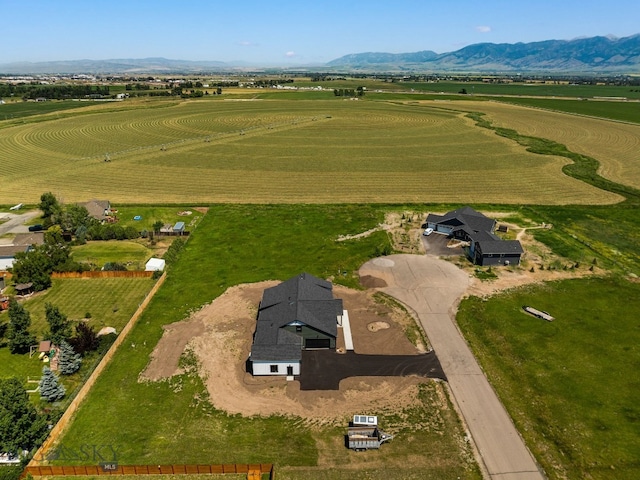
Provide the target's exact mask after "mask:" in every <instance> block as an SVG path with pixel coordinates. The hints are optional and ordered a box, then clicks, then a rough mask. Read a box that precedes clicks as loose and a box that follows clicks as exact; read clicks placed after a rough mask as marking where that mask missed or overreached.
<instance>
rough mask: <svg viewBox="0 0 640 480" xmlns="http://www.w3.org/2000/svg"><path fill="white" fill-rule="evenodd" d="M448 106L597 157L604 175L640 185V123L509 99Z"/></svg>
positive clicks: (610, 178)
mask: <svg viewBox="0 0 640 480" xmlns="http://www.w3.org/2000/svg"><path fill="white" fill-rule="evenodd" d="M447 109H451V110H462V111H475V112H481V113H484V114H485V115H486V116H487V119H488V120H489V121H490V122H491V124H492V125H493V126H494V127H495V128H506V129H513V130H514V131H516V132H518V134H519V135H522V136H529V137H535V138H544V139H548V140H551V141H553V142H557V143H559V144H562V145H564V146H566V148H567V149H568V150H570V151H572V152H575V153H577V154H580V155H583V156H588V157H591V158H594V159H596V160H597V161H598V163H599V166H598V169H597V173H598V174H599V175H601V176H602V177H604V178H606V179H608V180H611V181H613V182H616V183H619V184H621V185H627V186H631V187H634V188H636V189H637V188H640V161H639V158H638V154H637V152H638V150H639V149H640V125H638V124H632V123H622V122H619V121H614V120H609V119H605V118H595V117H589V116H584V115H579V114H577V113H568V112H559V111H552V110H547V109H540V108H535V107H532V106H524V105H515V104H510V105H509V104H508V103H506V102H500V103H498V102H473V103H471V102H464V101H462V102H460V103H455V104H453V102H450V104H449V105H447Z"/></svg>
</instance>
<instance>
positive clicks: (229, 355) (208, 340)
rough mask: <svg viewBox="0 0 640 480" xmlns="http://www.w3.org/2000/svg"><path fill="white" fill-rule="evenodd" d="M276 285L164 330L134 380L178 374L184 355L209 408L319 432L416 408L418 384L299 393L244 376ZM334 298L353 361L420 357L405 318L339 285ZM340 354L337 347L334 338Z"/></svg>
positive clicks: (351, 381) (363, 383)
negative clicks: (346, 322)
mask: <svg viewBox="0 0 640 480" xmlns="http://www.w3.org/2000/svg"><path fill="white" fill-rule="evenodd" d="M277 283H278V282H276V281H267V282H260V283H255V284H247V285H238V286H235V287H232V288H230V289H228V290H227V291H226V292H225V293H224V294H223V295H221V296H220V297H218V298H217V299H215V300H214V301H213V302H212V303H210V304H209V305H206V306H204V307H203V308H202V309H201V310H199V311H198V312H195V313H194V314H193V315H191V317H190V318H188V319H185V320H183V321H181V322H177V323H174V324H171V325H167V326H166V327H165V332H164V335H163V337H162V339H161V340H160V342H159V343H158V346H157V347H156V349H155V350H154V352H153V354H152V358H151V361H150V362H149V365H148V366H147V368H146V369H145V371H144V372H143V373H142V374H141V375H140V379H141V380H142V381H149V380H162V379H165V378H169V377H171V376H173V375H177V374H180V373H182V371H181V369H180V367H179V359H180V356H181V355H182V354H183V353H184V352H185V351H186V350H190V351H192V352H193V353H194V354H195V355H196V357H197V359H198V362H199V368H200V374H201V376H202V378H203V380H204V382H205V384H206V386H207V390H208V392H209V397H210V400H211V403H212V404H213V405H214V406H215V407H216V408H218V409H221V410H224V411H227V412H229V413H232V414H233V413H239V414H242V415H245V416H251V415H274V414H281V415H296V416H301V417H303V418H305V419H307V420H306V421H307V422H308V423H311V424H318V425H320V424H326V423H333V422H334V421H336V420H338V419H339V421H341V422H342V421H343V419H344V417H345V416H349V415H352V414H353V413H354V412H355V411H368V410H372V409H376V410H379V409H381V408H391V409H395V408H398V407H403V406H408V405H410V404H412V403H413V402H415V401H416V398H417V385H418V384H419V383H422V382H424V381H425V379H424V377H418V376H410V377H353V378H348V379H345V380H343V381H342V382H341V383H340V389H339V390H338V391H301V390H300V385H299V382H298V381H289V382H287V381H286V380H285V379H284V378H276V377H253V376H252V375H250V374H248V373H246V371H245V363H246V360H247V358H248V356H249V352H250V349H251V341H252V336H253V332H254V329H255V321H256V315H257V306H258V303H259V301H260V298H261V296H262V292H263V290H264V289H265V288H268V287H271V286H274V285H276V284H277ZM334 292H335V295H336V296H337V297H339V298H342V300H343V302H344V305H345V308H346V309H347V310H348V311H349V319H350V323H351V330H352V335H353V340H354V350H355V352H356V353H361V354H382V355H392V354H395V355H410V354H416V353H419V351H420V350H419V349H417V348H416V347H415V346H414V345H412V344H411V342H409V340H407V337H406V335H405V334H404V331H403V323H405V322H412V321H413V319H412V318H411V317H409V318H407V316H408V315H407V313H406V312H404V311H402V310H399V309H394V308H393V307H392V306H390V305H385V304H381V303H377V302H376V301H375V300H374V298H373V292H368V291H356V290H352V289H348V288H345V287H342V286H339V285H336V286H334ZM370 325H377V326H380V327H382V326H383V325H384V326H385V327H386V328H374V329H370V328H369V326H370ZM341 346H342V347H343V346H344V340H343V339H342V338H339V340H338V347H341ZM363 393H365V395H363Z"/></svg>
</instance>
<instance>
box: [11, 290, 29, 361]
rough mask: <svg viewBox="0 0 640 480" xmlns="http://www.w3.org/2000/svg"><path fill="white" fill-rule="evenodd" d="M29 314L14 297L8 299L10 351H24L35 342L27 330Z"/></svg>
mask: <svg viewBox="0 0 640 480" xmlns="http://www.w3.org/2000/svg"><path fill="white" fill-rule="evenodd" d="M30 326H31V315H29V312H27V311H26V310H25V308H24V307H23V306H22V305H21V304H20V303H18V301H17V300H16V299H15V298H12V299H11V300H9V334H8V338H9V350H11V353H26V352H28V351H29V347H30V346H31V345H33V344H34V343H35V342H36V337H35V336H34V335H33V334H31V333H30V332H29V327H30Z"/></svg>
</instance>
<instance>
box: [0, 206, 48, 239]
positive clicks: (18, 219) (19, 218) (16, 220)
mask: <svg viewBox="0 0 640 480" xmlns="http://www.w3.org/2000/svg"><path fill="white" fill-rule="evenodd" d="M40 214H41V213H40V211H39V210H31V211H29V212H25V213H0V219H1V220H2V221H3V222H2V223H0V237H1V236H2V235H4V234H6V233H26V232H28V231H29V227H27V226H26V225H24V224H25V223H26V222H28V221H29V220H31V219H32V218H35V217H37V216H38V215H40Z"/></svg>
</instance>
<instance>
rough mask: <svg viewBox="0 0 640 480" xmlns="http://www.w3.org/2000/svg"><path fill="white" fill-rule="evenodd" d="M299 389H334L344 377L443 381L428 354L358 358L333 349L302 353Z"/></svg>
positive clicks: (442, 376) (434, 359)
mask: <svg viewBox="0 0 640 480" xmlns="http://www.w3.org/2000/svg"><path fill="white" fill-rule="evenodd" d="M300 368H301V371H300V390H338V389H339V387H340V380H342V379H343V378H348V377H366V376H369V377H391V376H408V375H421V376H424V377H429V378H439V379H441V380H445V376H444V373H443V371H442V367H441V366H440V362H438V357H436V354H435V353H434V352H433V351H432V352H429V353H422V354H419V355H362V354H358V353H355V352H346V353H342V354H341V353H338V352H336V351H335V350H303V351H302V363H301V367H300Z"/></svg>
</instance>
